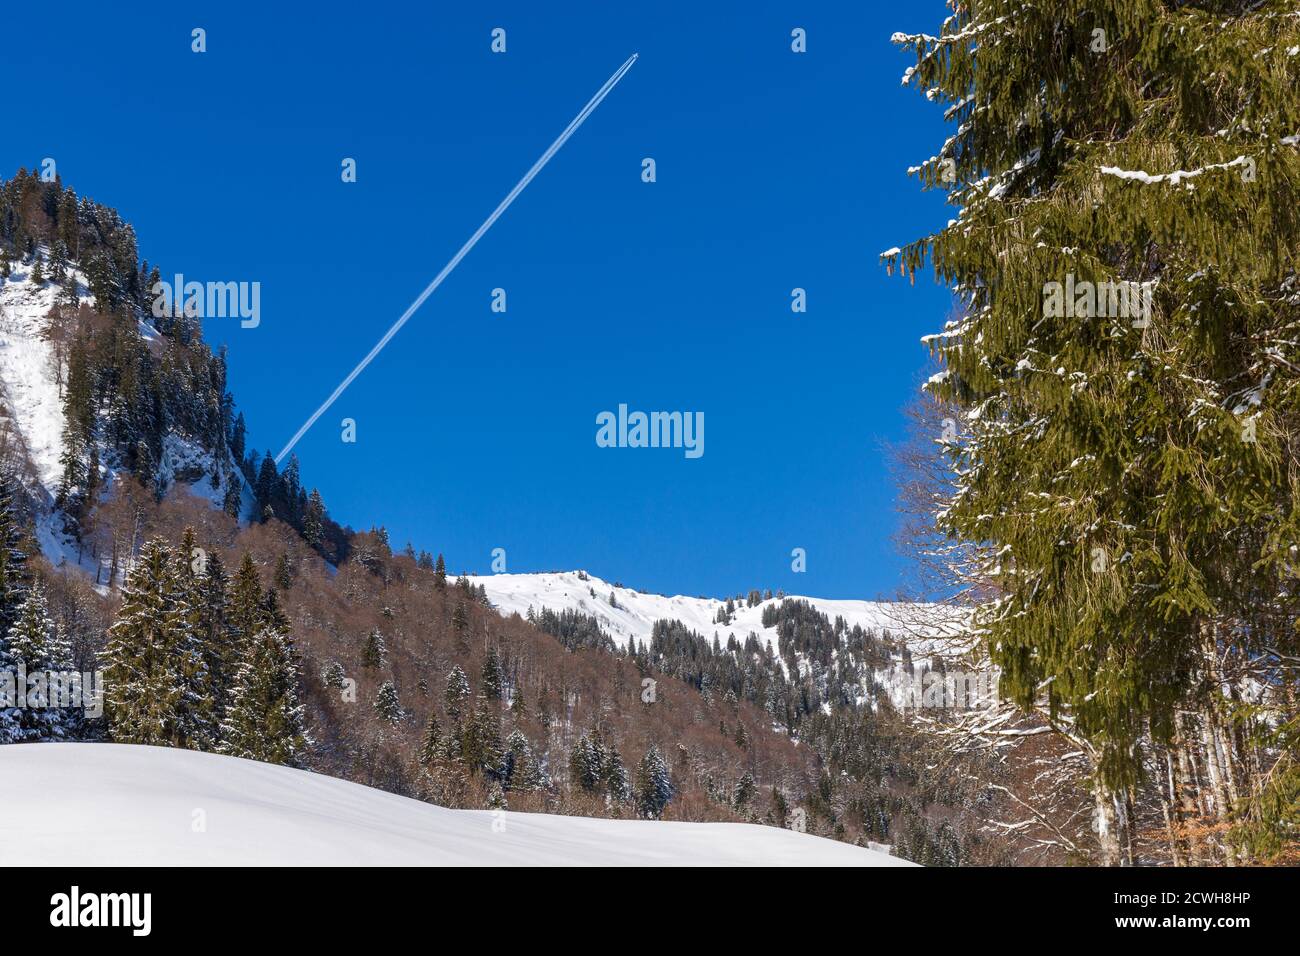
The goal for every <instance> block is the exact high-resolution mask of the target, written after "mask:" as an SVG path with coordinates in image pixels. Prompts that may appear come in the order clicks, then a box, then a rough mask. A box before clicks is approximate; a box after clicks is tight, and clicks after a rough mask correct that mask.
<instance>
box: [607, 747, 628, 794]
mask: <svg viewBox="0 0 1300 956" xmlns="http://www.w3.org/2000/svg"><path fill="white" fill-rule="evenodd" d="M605 791H606V792H607V793H608V794H609V798H610V799H611V800H613V801H614V802H615V803H624V802H626V801H627V800H629V799H630V798H631V796H632V786H631V783H630V781H629V780H628V774H627V768H626V767H624V766H623V755H622V754H620V753H619V752H618V747H617V746H615V745H613V744H610V746H609V750H608V752H607V753H606V756H605Z"/></svg>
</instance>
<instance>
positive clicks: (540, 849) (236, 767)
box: [0, 743, 912, 866]
mask: <svg viewBox="0 0 1300 956" xmlns="http://www.w3.org/2000/svg"><path fill="white" fill-rule="evenodd" d="M0 778H3V779H4V780H7V781H9V783H10V785H9V786H8V787H6V788H5V795H4V799H3V800H0V866H33V865H37V866H39V865H62V866H69V865H70V866H99V865H128V866H130V865H140V866H144V865H158V866H183V865H209V866H210V865H241V864H243V865H408V866H409V865H430V864H443V865H456V866H461V865H512V864H513V865H562V866H583V865H676V866H698V865H729V866H736V865H740V866H744V865H765V866H911V865H912V864H910V863H907V862H905V861H903V860H898V859H895V858H894V857H891V856H888V855H885V854H882V853H876V852H873V851H871V850H862V849H858V848H857V847H852V846H849V845H847V844H845V843H837V842H835V841H833V840H826V839H822V838H820V837H814V836H807V835H805V834H799V833H792V832H790V831H788V830H779V829H776V828H774V827H762V826H750V825H748V824H740V823H664V822H650V821H641V820H594V819H589V818H586V817H560V816H549V815H544V814H531V813H508V812H507V813H493V812H491V811H487V810H446V809H443V808H442V807H435V806H432V805H430V804H427V803H422V802H420V801H418V800H410V799H407V798H406V797H398V796H394V795H393V794H390V793H385V792H383V791H382V790H374V789H371V788H370V787H363V786H361V785H359V784H355V783H349V782H348V781H346V780H336V779H334V778H333V777H325V776H321V775H320V774H314V773H307V772H305V771H302V770H290V769H287V768H285V767H276V766H272V765H269V764H261V763H255V762H253V761H249V760H239V759H237V758H234V757H221V756H217V755H215V754H203V753H195V752H193V751H186V750H170V749H166V748H161V747H134V746H127V745H123V744H71V743H69V744H21V745H19V744H15V745H9V746H3V747H0Z"/></svg>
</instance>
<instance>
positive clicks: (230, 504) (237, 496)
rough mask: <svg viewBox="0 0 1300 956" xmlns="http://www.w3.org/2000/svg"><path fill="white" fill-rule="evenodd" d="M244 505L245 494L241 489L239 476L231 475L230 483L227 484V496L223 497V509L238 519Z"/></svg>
mask: <svg viewBox="0 0 1300 956" xmlns="http://www.w3.org/2000/svg"><path fill="white" fill-rule="evenodd" d="M242 507H243V494H242V493H241V491H240V484H239V478H238V477H237V476H236V475H231V476H230V478H229V484H228V485H227V486H226V494H225V497H223V498H222V499H221V510H222V511H224V512H225V513H226V514H228V515H229V516H230V517H232V518H234V519H235V520H236V521H238V520H239V515H240V510H241V509H242Z"/></svg>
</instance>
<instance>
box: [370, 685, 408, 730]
mask: <svg viewBox="0 0 1300 956" xmlns="http://www.w3.org/2000/svg"><path fill="white" fill-rule="evenodd" d="M375 713H377V714H378V715H379V719H380V720H382V721H383V722H384V723H386V724H388V725H390V726H392V725H394V724H396V723H397V722H398V721H400V720H401V719H402V717H403V715H404V711H403V710H402V702H401V701H400V700H399V699H398V696H397V688H396V687H395V686H393V682H392V681H390V680H386V681H384V682H383V683H382V684H380V685H379V691H378V693H376V694H375Z"/></svg>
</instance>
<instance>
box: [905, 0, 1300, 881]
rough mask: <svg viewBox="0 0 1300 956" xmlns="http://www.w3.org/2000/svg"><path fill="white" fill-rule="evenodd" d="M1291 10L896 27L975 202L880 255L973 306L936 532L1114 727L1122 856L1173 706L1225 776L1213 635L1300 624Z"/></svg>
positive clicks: (1010, 632) (1007, 620)
mask: <svg viewBox="0 0 1300 956" xmlns="http://www.w3.org/2000/svg"><path fill="white" fill-rule="evenodd" d="M1290 12H1291V5H1290V4H1287V3H1275V2H1264V3H1253V2H1247V0H1240V2H1228V3H1223V4H1217V5H1215V7H1214V10H1213V14H1212V15H1211V14H1210V13H1209V12H1207V10H1206V9H1205V8H1204V7H1203V5H1196V4H1191V5H1189V4H1137V5H1128V6H1117V5H1115V4H1110V3H1102V2H1091V3H1089V2H1084V3H1076V4H1073V5H1071V6H1069V7H1068V8H1066V7H1061V8H1059V9H1052V10H1049V9H1047V8H1043V9H1041V10H1037V11H1035V12H1034V14H1033V15H1030V16H1025V15H1023V14H1024V8H1023V7H1020V6H1019V5H1016V4H1012V3H1010V2H989V3H972V4H962V5H959V6H958V7H956V8H955V13H954V15H953V16H951V17H950V18H949V19H948V20H947V21H946V22H945V23H944V25H943V27H942V29H941V31H940V32H939V34H938V35H937V36H930V35H926V34H916V35H901V34H900V35H898V36H897V37H896V40H898V42H900V43H902V44H903V45H905V46H907V47H909V48H911V49H912V50H913V51H914V53H915V54H916V66H915V67H914V68H913V69H911V70H909V72H908V75H907V77H906V82H908V83H910V84H912V85H914V86H916V87H918V88H920V89H922V90H923V91H925V94H926V96H927V98H928V99H930V100H932V101H937V102H939V103H942V104H944V105H945V106H946V108H947V109H948V111H949V112H948V116H949V117H950V118H951V119H953V120H955V122H956V123H957V124H958V128H957V131H956V133H955V134H954V135H953V136H952V137H951V138H950V139H949V140H948V141H947V143H946V144H945V145H944V146H943V147H942V149H940V151H939V152H938V153H937V154H936V155H935V156H934V157H933V158H932V159H930V160H929V161H927V162H925V163H923V164H921V166H920V167H918V168H917V170H916V172H917V174H918V176H919V178H920V179H921V181H922V182H923V184H924V185H925V186H926V187H927V188H942V189H945V190H947V191H948V199H949V201H950V202H951V203H952V204H953V205H956V206H958V207H960V209H961V212H960V214H959V215H958V216H957V217H956V218H955V219H953V220H952V221H951V222H950V224H949V225H948V227H947V228H946V229H944V230H942V231H940V232H939V233H937V234H935V235H932V236H929V237H926V238H924V239H922V240H920V241H918V242H915V243H912V244H910V245H908V246H906V247H905V248H903V249H902V250H901V251H897V250H896V251H892V252H890V253H887V254H885V256H884V258H885V261H886V263H887V264H888V265H890V266H891V268H892V266H895V265H897V266H898V267H899V268H900V271H902V272H904V273H911V274H913V275H915V272H916V271H917V270H918V269H920V268H921V267H922V266H923V265H924V263H925V261H926V260H927V259H929V260H930V261H931V262H932V263H933V264H934V267H935V270H936V274H937V276H938V278H939V279H940V280H941V281H942V282H943V284H944V285H946V286H949V287H951V288H953V289H954V290H956V292H957V294H958V296H959V298H960V300H961V304H962V315H961V316H960V317H959V318H958V319H956V320H954V321H953V322H951V323H949V325H948V327H947V328H946V329H945V330H944V331H943V332H942V334H939V335H934V336H929V337H927V341H928V342H929V344H930V346H931V349H932V351H933V353H934V354H935V356H936V357H937V359H938V360H939V362H940V363H941V365H942V369H941V370H940V372H939V373H938V374H936V375H935V376H933V377H932V378H931V380H930V384H929V386H928V388H929V390H930V392H931V394H932V395H933V396H934V398H935V399H936V400H938V401H939V402H943V403H949V404H950V405H951V406H952V407H953V408H954V414H955V415H958V416H960V419H961V427H960V428H959V429H956V430H955V432H956V433H955V434H953V435H950V436H945V438H944V444H945V447H946V449H947V453H948V456H949V458H950V460H951V463H952V471H953V475H954V488H953V493H952V495H951V496H950V498H949V500H947V501H945V502H943V503H942V504H941V505H940V507H939V510H938V530H939V531H940V533H942V534H945V535H947V536H949V537H950V538H951V539H952V540H954V541H956V542H960V543H961V544H962V546H963V550H962V551H961V552H960V556H959V559H958V563H959V564H960V567H956V568H955V574H957V575H959V577H960V580H961V581H962V582H963V583H965V584H968V585H971V586H977V587H978V588H979V590H980V591H981V592H982V593H984V594H988V593H989V590H990V589H995V595H996V600H988V601H983V602H982V603H980V605H979V606H978V608H977V609H976V617H975V619H974V621H973V628H974V630H975V632H976V633H978V634H980V635H981V636H982V637H983V638H984V642H985V645H986V647H987V649H988V652H989V655H990V657H991V658H992V661H993V663H994V664H996V665H997V666H998V667H999V668H1000V670H1001V682H1000V689H1001V692H1002V693H1003V694H1004V695H1005V696H1006V697H1008V698H1009V699H1011V700H1013V701H1015V702H1016V703H1018V704H1020V705H1021V706H1022V707H1024V708H1026V709H1034V710H1037V711H1039V712H1041V713H1043V714H1044V715H1046V716H1048V717H1050V718H1052V719H1053V726H1055V727H1058V728H1068V733H1069V734H1070V735H1071V737H1072V738H1073V739H1074V740H1075V741H1076V743H1077V744H1078V745H1079V746H1080V748H1081V749H1083V750H1084V751H1086V752H1087V753H1090V754H1092V755H1094V787H1095V792H1096V815H1097V827H1096V829H1097V832H1098V833H1099V843H1100V851H1101V860H1102V862H1104V863H1112V864H1113V863H1120V862H1127V861H1128V859H1129V858H1130V857H1131V848H1130V846H1129V845H1128V837H1129V834H1128V833H1127V832H1126V822H1125V816H1126V814H1125V813H1124V812H1123V810H1124V808H1125V806H1126V805H1127V804H1128V803H1129V802H1131V794H1132V792H1133V791H1134V790H1135V789H1136V788H1138V787H1139V786H1141V785H1142V781H1143V778H1144V777H1145V776H1146V774H1145V772H1144V769H1143V761H1144V759H1145V758H1146V756H1147V755H1148V754H1149V753H1150V747H1149V744H1152V743H1153V744H1154V745H1155V746H1156V747H1158V748H1162V749H1164V750H1167V751H1171V752H1172V751H1176V750H1179V749H1182V748H1185V746H1186V745H1187V742H1186V740H1185V739H1183V738H1182V735H1181V734H1180V732H1179V729H1178V725H1179V721H1180V717H1179V714H1180V713H1189V712H1190V713H1197V714H1201V715H1203V723H1204V725H1205V727H1206V728H1207V731H1206V732H1207V733H1210V734H1215V733H1217V734H1219V735H1220V738H1221V739H1220V740H1219V741H1218V742H1215V743H1214V745H1213V747H1212V748H1211V750H1212V751H1213V752H1214V753H1216V754H1219V753H1221V752H1222V751H1224V750H1225V749H1226V750H1227V751H1228V753H1227V754H1226V755H1225V756H1226V759H1227V763H1228V766H1225V767H1224V771H1225V773H1226V774H1227V775H1228V776H1231V763H1232V753H1231V751H1232V750H1233V748H1232V747H1231V745H1230V743H1231V742H1230V741H1228V740H1227V736H1228V735H1227V734H1224V733H1223V732H1222V730H1221V724H1222V722H1223V721H1222V713H1223V712H1224V711H1225V710H1226V709H1227V708H1228V707H1230V706H1231V703H1230V702H1229V701H1226V700H1225V699H1224V695H1223V690H1222V686H1223V685H1222V681H1220V680H1218V679H1217V676H1216V674H1217V671H1218V670H1219V668H1220V666H1221V664H1220V662H1222V661H1224V660H1227V661H1234V660H1236V661H1252V660H1257V659H1258V658H1259V655H1261V654H1267V653H1269V651H1268V650H1267V648H1269V647H1271V648H1273V650H1274V651H1277V650H1280V649H1281V648H1280V647H1279V644H1283V645H1287V646H1289V647H1290V648H1291V649H1292V650H1291V651H1290V652H1289V653H1292V654H1293V653H1294V648H1295V646H1296V645H1295V639H1296V634H1295V631H1294V629H1293V627H1292V623H1293V622H1294V620H1295V619H1296V617H1297V611H1298V610H1300V609H1298V608H1297V606H1296V605H1297V592H1296V589H1295V588H1294V587H1293V586H1292V582H1290V581H1289V580H1288V578H1289V576H1290V575H1289V571H1288V570H1287V566H1288V564H1289V562H1290V555H1291V549H1292V548H1293V547H1294V546H1295V545H1296V544H1297V542H1300V507H1297V503H1300V484H1298V483H1297V479H1296V478H1295V475H1296V473H1297V471H1296V467H1295V466H1296V454H1295V448H1296V437H1297V428H1296V426H1295V422H1296V420H1297V418H1296V411H1297V404H1296V398H1295V396H1296V394H1297V391H1298V390H1297V388H1296V385H1297V379H1298V378H1300V364H1298V363H1300V354H1296V352H1295V350H1294V348H1293V346H1292V345H1290V344H1283V343H1292V342H1294V330H1295V304H1296V301H1297V289H1296V284H1295V270H1296V249H1297V248H1300V216H1298V215H1296V213H1295V210H1297V209H1298V208H1300V186H1297V183H1300V156H1298V155H1297V151H1296V149H1295V148H1294V145H1293V143H1292V141H1291V140H1290V139H1289V138H1288V137H1293V136H1294V134H1295V130H1296V128H1297V126H1298V125H1300V77H1298V76H1297V69H1298V66H1297V61H1296V58H1295V57H1294V56H1290V55H1285V51H1286V50H1289V49H1296V48H1300V22H1298V21H1297V20H1296V18H1295V17H1293V16H1290V15H1289V14H1290ZM1045 38H1047V39H1050V53H1046V54H1045V53H1044V51H1045V50H1047V47H1045V46H1044V42H1045ZM1147 171H1150V172H1147ZM1121 283H1122V284H1123V285H1121ZM1282 653H1283V655H1284V656H1285V655H1287V654H1288V651H1286V650H1283V651H1282ZM1293 673H1294V672H1293ZM1216 728H1217V729H1216ZM1063 732H1065V731H1063ZM1225 744H1227V745H1228V746H1226V748H1225V746H1224V745H1225ZM1216 759H1217V758H1216ZM1217 802H1218V804H1219V813H1220V817H1221V819H1223V820H1226V817H1227V815H1228V812H1229V810H1230V807H1228V806H1227V804H1228V802H1229V801H1217Z"/></svg>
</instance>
